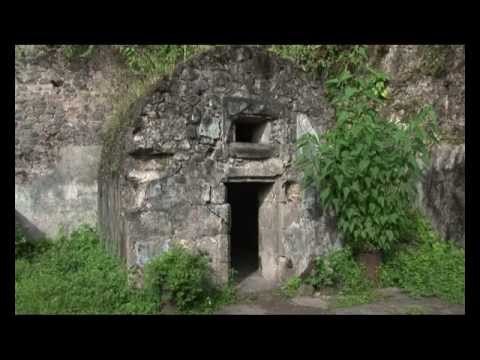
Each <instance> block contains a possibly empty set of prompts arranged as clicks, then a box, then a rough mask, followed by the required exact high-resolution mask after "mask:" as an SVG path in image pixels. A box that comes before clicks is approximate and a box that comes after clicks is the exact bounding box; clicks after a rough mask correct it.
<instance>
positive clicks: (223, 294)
mask: <svg viewBox="0 0 480 360" xmlns="http://www.w3.org/2000/svg"><path fill="white" fill-rule="evenodd" d="M145 287H146V288H147V289H148V291H149V292H150V294H151V296H152V297H153V298H154V299H158V298H160V299H161V303H162V304H167V303H171V304H174V305H175V306H176V307H177V308H178V309H179V310H180V311H184V312H199V313H202V312H208V311H211V310H213V309H215V308H217V307H218V306H219V305H223V304H226V303H229V302H230V301H232V300H233V299H234V295H235V294H234V291H233V287H231V286H230V285H228V286H227V287H225V288H220V287H217V286H216V285H215V284H214V283H213V280H212V278H211V269H210V267H209V264H208V259H207V257H206V256H204V255H197V254H193V253H191V252H190V251H188V250H186V249H184V248H182V247H173V248H172V249H170V250H168V251H166V252H164V253H163V254H161V255H160V256H159V257H157V258H155V259H152V260H151V261H150V262H148V263H147V264H146V266H145Z"/></svg>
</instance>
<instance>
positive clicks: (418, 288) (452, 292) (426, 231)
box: [380, 212, 465, 304]
mask: <svg viewBox="0 0 480 360" xmlns="http://www.w3.org/2000/svg"><path fill="white" fill-rule="evenodd" d="M413 233H414V234H416V237H415V238H414V241H413V242H412V243H410V244H406V245H404V246H403V247H400V248H398V249H397V250H396V251H395V252H393V253H391V254H388V256H387V257H386V259H385V263H384V264H383V265H382V267H381V269H380V280H381V284H382V285H383V286H386V287H389V286H397V287H401V288H403V289H405V290H406V291H407V292H408V293H409V294H410V295H412V296H415V297H419V296H424V297H429V296H436V297H439V298H441V299H443V300H445V301H447V302H450V303H457V304H464V303H465V251H464V249H462V248H461V247H459V246H457V245H456V244H454V243H453V242H450V241H445V240H443V239H441V237H440V235H439V234H438V233H437V232H435V231H434V230H433V228H432V226H431V224H430V223H429V222H428V221H427V219H426V218H425V217H424V216H423V215H422V214H421V213H419V212H417V213H416V214H415V215H414V228H413Z"/></svg>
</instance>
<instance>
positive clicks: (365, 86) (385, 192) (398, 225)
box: [297, 68, 435, 251]
mask: <svg viewBox="0 0 480 360" xmlns="http://www.w3.org/2000/svg"><path fill="white" fill-rule="evenodd" d="M386 80H387V78H386V76H385V75H384V74H382V73H379V72H377V71H374V70H372V69H370V68H366V70H365V71H364V72H363V73H358V74H352V73H350V71H349V70H348V68H346V69H345V70H344V71H343V72H342V73H341V74H340V75H339V77H338V78H334V79H330V80H329V81H327V83H326V84H327V88H328V93H329V96H330V97H331V102H332V104H333V105H334V107H335V110H336V126H335V127H334V128H332V129H330V130H329V131H327V132H326V134H325V135H324V136H323V137H322V138H320V137H319V136H318V135H317V134H311V133H308V134H305V135H304V136H303V137H302V138H301V139H300V140H299V142H298V149H299V151H298V157H297V166H298V167H299V168H300V169H301V170H302V171H303V173H304V176H303V185H304V187H310V186H313V187H315V188H316V189H317V191H318V193H319V194H320V201H321V203H322V205H323V206H324V207H325V208H330V209H333V210H334V212H335V214H336V216H337V221H338V222H337V224H338V229H339V231H340V232H341V234H342V235H343V237H344V239H345V241H346V243H347V244H348V245H350V246H351V247H352V249H353V250H354V251H359V250H361V251H371V250H385V251H388V250H389V249H391V248H392V246H393V245H394V243H395V242H396V241H398V240H399V239H400V238H401V237H402V234H403V233H404V232H405V231H406V229H407V228H408V227H409V226H410V223H409V221H408V219H409V217H408V216H407V213H408V211H410V209H411V204H413V203H414V199H415V196H416V183H417V181H418V179H419V177H420V176H421V171H422V166H426V165H427V164H428V160H429V158H428V155H429V153H428V149H429V146H430V145H431V144H432V143H433V142H434V141H435V126H434V125H435V114H434V112H433V111H432V109H431V108H429V107H427V108H425V109H422V110H421V111H419V112H418V114H417V115H416V116H415V117H413V118H411V119H409V121H408V122H406V123H405V124H396V123H393V122H391V121H387V119H383V118H382V117H381V116H380V115H379V104H381V103H382V98H383V97H385V96H386V87H385V81H386Z"/></svg>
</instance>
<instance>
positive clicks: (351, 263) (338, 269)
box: [307, 247, 372, 294]
mask: <svg viewBox="0 0 480 360" xmlns="http://www.w3.org/2000/svg"><path fill="white" fill-rule="evenodd" d="M307 282H308V283H309V284H310V285H312V286H313V287H315V288H317V289H321V288H327V287H333V288H336V289H339V290H341V291H342V292H343V293H345V294H352V293H357V292H362V291H365V290H368V289H370V288H371V287H372V284H371V283H370V281H369V280H368V279H367V277H366V276H365V269H364V268H363V267H362V266H361V265H359V264H358V263H357V262H356V261H355V259H354V257H353V255H352V251H351V250H350V248H349V247H344V248H343V249H341V250H336V251H333V252H332V253H330V254H329V255H327V256H321V257H318V258H317V259H316V261H315V267H314V270H313V272H312V274H311V275H310V276H309V277H308V279H307Z"/></svg>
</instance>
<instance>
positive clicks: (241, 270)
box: [227, 182, 271, 281]
mask: <svg viewBox="0 0 480 360" xmlns="http://www.w3.org/2000/svg"><path fill="white" fill-rule="evenodd" d="M270 188H271V184H270V183H258V182H242V183H229V184H228V185H227V189H228V192H227V196H228V202H229V203H230V206H231V221H232V223H231V228H230V260H231V268H232V269H233V270H234V272H235V274H236V276H235V279H236V280H237V281H241V280H243V279H245V278H246V277H248V276H250V275H252V274H254V273H256V272H257V271H258V270H260V266H261V262H260V255H259V250H260V249H259V220H258V219H259V216H258V214H259V207H260V205H261V202H262V199H263V198H264V194H265V193H266V192H268V190H269V189H270Z"/></svg>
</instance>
